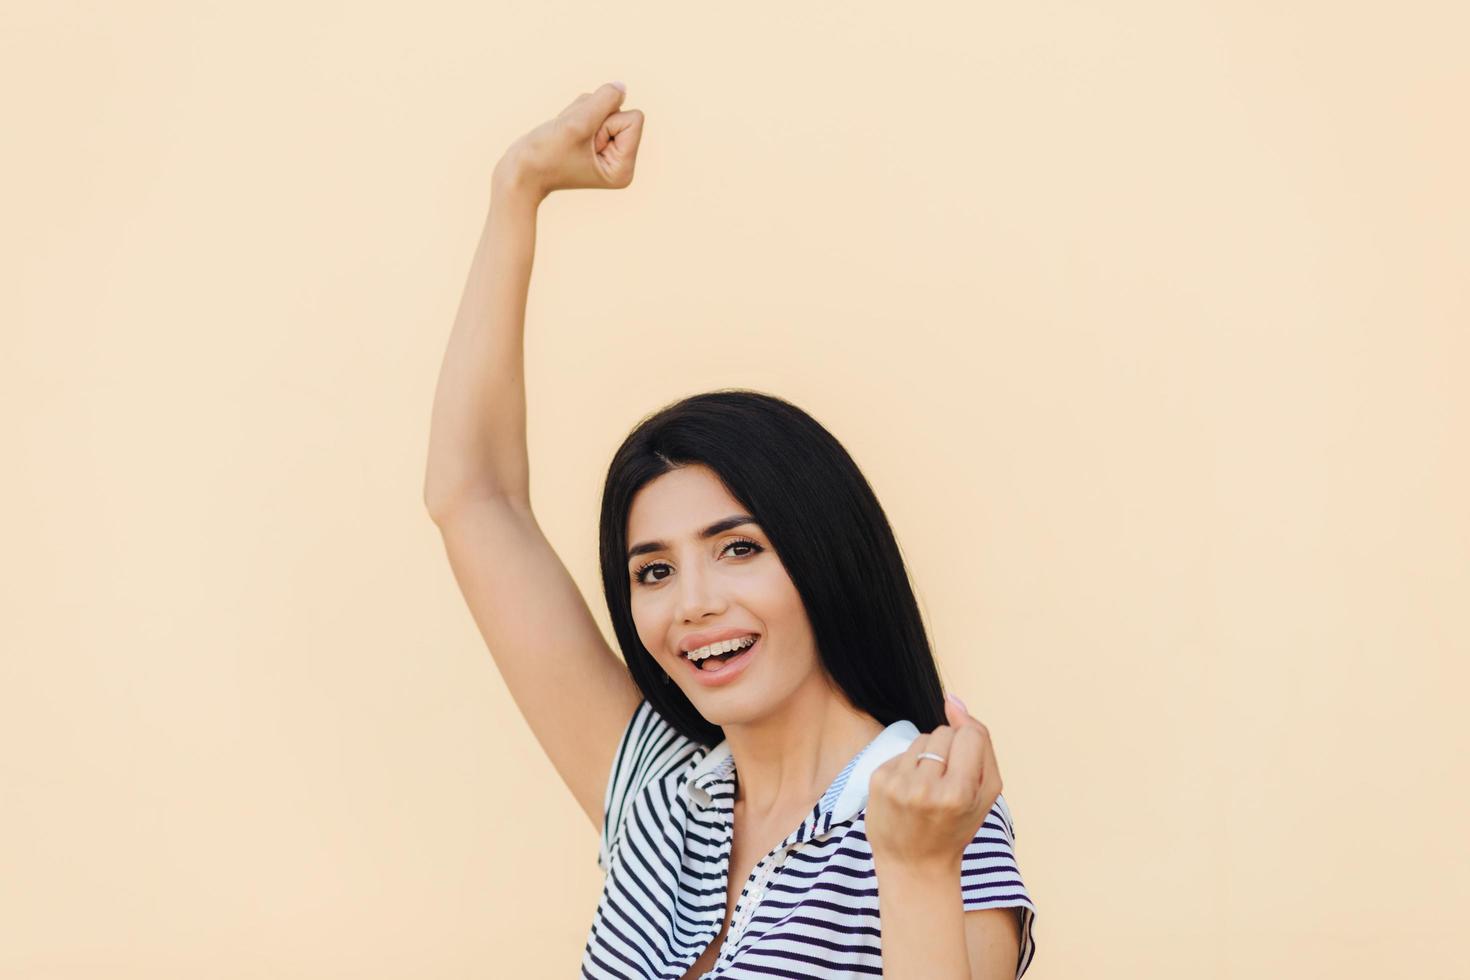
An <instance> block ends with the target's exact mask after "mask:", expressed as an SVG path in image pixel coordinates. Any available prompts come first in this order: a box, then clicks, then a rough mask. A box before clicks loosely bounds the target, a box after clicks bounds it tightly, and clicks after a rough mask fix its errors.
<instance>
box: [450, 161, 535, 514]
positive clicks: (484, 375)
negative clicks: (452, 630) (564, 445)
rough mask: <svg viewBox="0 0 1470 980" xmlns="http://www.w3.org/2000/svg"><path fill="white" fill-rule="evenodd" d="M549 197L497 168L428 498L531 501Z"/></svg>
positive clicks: (460, 324)
mask: <svg viewBox="0 0 1470 980" xmlns="http://www.w3.org/2000/svg"><path fill="white" fill-rule="evenodd" d="M541 200H542V195H540V194H539V193H536V192H535V191H534V190H532V189H531V188H529V187H527V186H526V185H525V184H523V183H522V182H520V181H519V180H518V179H516V177H515V175H514V174H508V173H507V174H502V172H501V170H500V169H499V168H497V170H496V174H495V178H494V180H493V181H492V190H491V198H490V210H489V214H488V215H487V217H486V219H485V226H484V229H483V230H482V231H481V234H480V242H479V245H478V247H477V248H476V250H475V256H474V259H473V261H472V262H471V265H470V271H469V276H468V279H467V281H466V283H465V288H464V294H463V296H462V297H461V298H460V303H459V312H458V313H457V314H456V316H455V320H454V328H453V330H452V332H451V333H450V337H449V343H448V346H447V347H446V349H445V352H444V360H443V363H442V364H441V366H440V369H439V381H438V387H437V389H436V390H435V393H434V407H433V414H432V421H431V424H430V431H429V453H428V465H427V468H426V473H425V476H424V503H425V505H426V506H427V507H428V508H429V511H430V513H431V514H434V515H435V516H436V518H437V516H438V515H439V514H441V513H447V512H448V511H449V510H450V509H452V508H453V507H454V506H455V505H456V504H457V503H459V502H461V501H463V500H464V499H466V498H470V497H474V496H497V497H510V498H515V499H522V500H528V499H529V496H530V476H529V470H530V466H529V462H528V459H527V453H526V385H525V368H524V364H525V360H524V344H523V335H524V332H525V317H526V298H527V293H528V291H529V289H530V280H531V266H532V262H533V258H534V256H535V251H536V214H537V209H538V207H539V206H540V202H541Z"/></svg>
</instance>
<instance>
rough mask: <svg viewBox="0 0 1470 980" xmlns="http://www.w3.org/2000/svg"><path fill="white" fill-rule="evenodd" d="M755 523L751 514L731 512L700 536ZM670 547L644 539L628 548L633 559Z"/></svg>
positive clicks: (629, 556) (630, 558) (660, 542)
mask: <svg viewBox="0 0 1470 980" xmlns="http://www.w3.org/2000/svg"><path fill="white" fill-rule="evenodd" d="M754 523H755V518H754V517H751V516H750V515H749V514H731V515H730V516H729V517H726V518H722V519H720V520H718V521H715V522H714V523H713V524H711V525H710V526H709V527H707V528H705V529H704V530H703V531H700V532H699V536H700V537H701V538H712V537H714V536H715V535H716V534H720V533H723V532H725V531H728V530H730V528H732V527H739V526H740V525H742V524H754ZM668 547H669V546H668V545H667V544H665V543H664V542H662V541H644V542H642V543H641V544H635V545H634V546H633V547H631V548H629V549H628V560H629V561H632V560H633V559H634V558H635V557H637V556H638V555H642V554H646V553H647V552H650V551H665V550H667V549H668Z"/></svg>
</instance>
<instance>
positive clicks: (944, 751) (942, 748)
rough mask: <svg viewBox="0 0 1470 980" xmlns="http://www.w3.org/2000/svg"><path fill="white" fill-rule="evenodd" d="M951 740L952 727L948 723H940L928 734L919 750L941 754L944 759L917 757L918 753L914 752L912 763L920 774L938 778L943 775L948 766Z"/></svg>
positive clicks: (952, 737)
mask: <svg viewBox="0 0 1470 980" xmlns="http://www.w3.org/2000/svg"><path fill="white" fill-rule="evenodd" d="M953 740H954V729H953V728H950V727H949V726H948V725H940V726H939V727H938V728H936V729H934V731H932V732H930V733H929V734H928V736H927V740H926V742H925V744H924V748H923V749H921V750H920V751H921V752H933V753H934V754H935V755H938V756H943V757H944V761H943V762H937V761H935V760H934V759H920V758H918V754H915V757H914V765H915V767H916V768H917V770H918V772H919V774H920V775H922V776H926V777H932V778H934V779H939V778H942V777H943V776H944V772H945V770H946V769H948V768H949V746H950V742H952V741H953Z"/></svg>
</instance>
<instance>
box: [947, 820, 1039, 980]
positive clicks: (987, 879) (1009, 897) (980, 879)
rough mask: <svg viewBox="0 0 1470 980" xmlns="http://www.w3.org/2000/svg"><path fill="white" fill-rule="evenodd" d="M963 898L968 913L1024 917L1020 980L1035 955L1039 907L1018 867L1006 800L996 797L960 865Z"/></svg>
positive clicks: (1018, 970) (1019, 965) (1013, 831)
mask: <svg viewBox="0 0 1470 980" xmlns="http://www.w3.org/2000/svg"><path fill="white" fill-rule="evenodd" d="M960 895H961V897H962V899H963V901H964V909H965V911H966V912H973V911H975V910H976V909H999V908H1016V909H1018V910H1019V912H1020V915H1021V957H1020V959H1019V960H1018V961H1017V963H1016V980H1020V977H1021V975H1022V974H1024V973H1025V972H1026V968H1027V967H1029V966H1030V965H1031V960H1032V959H1033V958H1034V957H1035V955H1036V940H1035V938H1034V936H1033V935H1032V927H1033V925H1034V924H1035V920H1036V905H1035V904H1034V903H1033V902H1032V901H1031V895H1030V893H1028V892H1027V891H1026V883H1025V882H1024V881H1022V880H1021V869H1020V866H1019V865H1018V864H1017V863H1016V831H1015V824H1014V823H1013V822H1012V820H1011V809H1010V807H1009V806H1007V805H1006V801H1005V797H1004V796H997V797H996V799H995V804H994V805H993V806H992V807H991V808H990V813H988V814H986V816H985V823H984V824H982V825H981V827H980V830H979V831H978V832H977V833H976V834H975V837H974V839H973V840H971V841H970V843H969V844H967V845H965V853H964V857H963V859H962V860H961V862H960Z"/></svg>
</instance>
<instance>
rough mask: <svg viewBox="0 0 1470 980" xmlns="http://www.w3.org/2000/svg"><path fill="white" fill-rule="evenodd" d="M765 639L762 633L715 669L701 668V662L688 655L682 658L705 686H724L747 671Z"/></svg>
mask: <svg viewBox="0 0 1470 980" xmlns="http://www.w3.org/2000/svg"><path fill="white" fill-rule="evenodd" d="M747 632H748V631H747ZM742 635H743V634H742ZM765 641H766V637H765V634H764V633H762V634H760V635H759V636H757V637H756V640H755V642H754V643H752V644H751V645H750V646H748V647H746V648H745V649H744V650H743V651H742V652H741V653H740V655H739V656H737V657H734V658H733V659H730V660H727V661H725V666H723V667H721V668H720V669H719V670H715V671H708V670H702V669H700V666H699V664H697V663H695V662H694V661H692V660H690V659H689V658H688V657H683V658H681V659H682V660H683V661H684V663H685V664H687V665H688V667H689V670H690V671H691V672H693V674H694V679H695V680H696V681H698V682H699V683H701V684H703V685H704V686H705V687H723V686H724V685H726V684H729V683H730V682H731V681H733V680H735V678H737V677H739V676H740V675H741V674H742V673H744V672H745V668H746V667H747V666H748V665H749V664H750V662H751V660H753V659H754V658H755V654H756V651H757V650H759V649H760V648H761V644H762V643H764V642H765Z"/></svg>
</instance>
